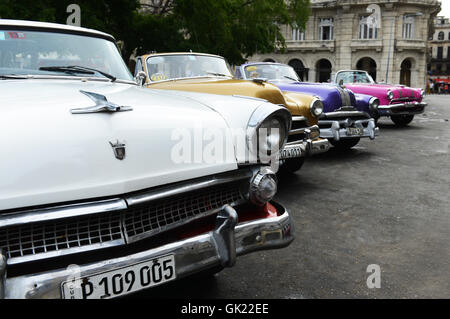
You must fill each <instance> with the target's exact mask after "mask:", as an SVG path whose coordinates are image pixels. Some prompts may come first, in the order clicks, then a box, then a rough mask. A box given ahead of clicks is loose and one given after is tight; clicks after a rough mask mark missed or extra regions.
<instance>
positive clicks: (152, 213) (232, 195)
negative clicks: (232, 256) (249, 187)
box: [123, 184, 242, 242]
mask: <svg viewBox="0 0 450 319" xmlns="http://www.w3.org/2000/svg"><path fill="white" fill-rule="evenodd" d="M241 199H242V196H241V194H240V191H239V185H236V184H231V185H226V186H225V187H224V186H220V187H214V188H208V189H206V190H202V191H199V192H196V193H193V194H190V195H188V196H186V195H185V196H179V197H178V198H170V199H164V200H160V201H156V202H153V203H152V205H144V206H140V207H136V208H133V209H131V210H130V211H129V212H127V213H126V214H125V215H124V223H123V226H124V229H125V234H126V236H127V240H128V241H130V242H131V241H135V240H137V239H140V238H142V237H149V236H152V235H154V234H157V233H160V232H162V231H165V230H168V229H171V228H173V227H175V226H179V225H180V224H183V223H185V222H190V221H192V220H194V219H198V218H201V217H204V216H207V215H210V214H211V213H213V212H215V211H217V210H218V209H220V208H222V207H223V206H224V205H226V204H230V203H236V202H238V201H239V200H241Z"/></svg>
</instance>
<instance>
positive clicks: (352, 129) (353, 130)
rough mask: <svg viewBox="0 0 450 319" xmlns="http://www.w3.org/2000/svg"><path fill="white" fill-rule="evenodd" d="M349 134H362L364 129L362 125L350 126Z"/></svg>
mask: <svg viewBox="0 0 450 319" xmlns="http://www.w3.org/2000/svg"><path fill="white" fill-rule="evenodd" d="M347 135H348V136H362V135H364V129H363V128H360V127H349V128H347Z"/></svg>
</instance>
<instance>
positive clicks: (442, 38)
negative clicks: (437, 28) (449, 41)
mask: <svg viewBox="0 0 450 319" xmlns="http://www.w3.org/2000/svg"><path fill="white" fill-rule="evenodd" d="M444 38H445V34H444V32H442V31H441V32H439V34H438V40H439V41H444Z"/></svg>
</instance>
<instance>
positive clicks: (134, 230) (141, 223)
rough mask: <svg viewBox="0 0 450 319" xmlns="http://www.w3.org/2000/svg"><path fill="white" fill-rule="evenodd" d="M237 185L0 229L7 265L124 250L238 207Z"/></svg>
mask: <svg viewBox="0 0 450 319" xmlns="http://www.w3.org/2000/svg"><path fill="white" fill-rule="evenodd" d="M244 201H245V199H244V197H243V196H242V195H241V192H240V183H238V182H232V183H227V184H222V185H218V186H213V187H207V188H204V189H201V190H198V191H195V192H189V193H184V194H182V195H178V196H171V197H167V198H163V199H159V200H155V201H150V202H147V203H145V204H141V205H137V206H131V207H129V208H128V209H124V210H121V211H114V212H104V213H100V214H95V215H87V216H79V217H72V218H68V219H61V220H57V221H56V220H50V221H46V222H37V223H31V224H23V225H20V226H11V227H6V228H0V248H2V249H3V250H4V252H5V253H6V256H7V258H8V263H9V264H17V263H21V262H26V261H34V260H37V259H45V258H51V257H57V256H61V255H66V254H72V253H78V252H84V251H89V250H94V249H100V248H106V247H112V246H117V245H124V244H126V243H131V242H135V241H138V240H140V239H143V238H147V237H150V236H154V235H156V234H159V233H161V232H164V231H167V230H169V229H173V228H176V227H179V226H181V225H184V224H187V223H189V222H191V221H193V220H195V219H198V218H202V217H205V216H209V215H212V214H214V213H216V212H217V211H218V210H220V209H221V208H222V207H223V206H224V205H226V204H229V205H232V206H235V205H238V204H240V203H242V202H244Z"/></svg>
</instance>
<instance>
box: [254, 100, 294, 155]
mask: <svg viewBox="0 0 450 319" xmlns="http://www.w3.org/2000/svg"><path fill="white" fill-rule="evenodd" d="M291 123H292V115H291V113H290V112H289V111H288V110H287V109H286V108H285V107H281V106H278V108H275V106H274V105H273V104H270V103H265V104H262V105H261V106H259V107H258V108H257V109H256V110H255V112H254V113H253V114H252V116H251V118H250V121H249V122H248V124H247V147H248V152H249V153H248V154H249V156H250V157H249V161H250V162H254V161H256V162H263V163H269V162H271V161H272V160H273V159H274V158H275V157H276V156H277V154H278V153H279V152H280V150H281V149H282V148H283V146H284V144H285V143H286V142H287V139H288V134H289V130H290V128H291Z"/></svg>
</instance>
